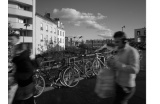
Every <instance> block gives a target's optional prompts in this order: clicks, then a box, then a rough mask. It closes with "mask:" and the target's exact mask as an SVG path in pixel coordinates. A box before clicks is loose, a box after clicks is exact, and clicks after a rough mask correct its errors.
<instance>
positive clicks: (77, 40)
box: [75, 36, 82, 45]
mask: <svg viewBox="0 0 160 104" xmlns="http://www.w3.org/2000/svg"><path fill="white" fill-rule="evenodd" d="M81 38H82V36H80V37H79V38H78V40H77V41H75V43H77V42H78V41H79V39H81ZM76 45H77V44H76Z"/></svg>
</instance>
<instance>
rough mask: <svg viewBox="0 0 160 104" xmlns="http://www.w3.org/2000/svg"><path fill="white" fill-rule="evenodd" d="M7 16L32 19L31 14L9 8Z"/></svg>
mask: <svg viewBox="0 0 160 104" xmlns="http://www.w3.org/2000/svg"><path fill="white" fill-rule="evenodd" d="M8 14H10V15H17V16H23V17H30V18H32V12H30V11H26V10H21V9H16V8H11V7H9V8H8Z"/></svg>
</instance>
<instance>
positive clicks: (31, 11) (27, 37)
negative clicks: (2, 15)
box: [8, 0, 36, 55]
mask: <svg viewBox="0 0 160 104" xmlns="http://www.w3.org/2000/svg"><path fill="white" fill-rule="evenodd" d="M35 11H36V0H8V22H9V23H10V24H11V26H12V28H13V29H14V30H16V31H17V30H18V31H19V32H20V41H21V42H23V43H24V44H26V45H27V47H28V48H29V49H30V50H31V54H32V55H35V50H34V49H35V40H36V39H35Z"/></svg>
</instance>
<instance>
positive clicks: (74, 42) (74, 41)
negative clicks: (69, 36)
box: [73, 37, 76, 46]
mask: <svg viewBox="0 0 160 104" xmlns="http://www.w3.org/2000/svg"><path fill="white" fill-rule="evenodd" d="M73 38H74V41H73V45H74V46H75V42H76V40H75V38H76V37H73Z"/></svg>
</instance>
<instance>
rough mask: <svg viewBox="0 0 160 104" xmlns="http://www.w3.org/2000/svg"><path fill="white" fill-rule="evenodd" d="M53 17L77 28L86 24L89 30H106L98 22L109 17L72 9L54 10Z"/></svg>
mask: <svg viewBox="0 0 160 104" xmlns="http://www.w3.org/2000/svg"><path fill="white" fill-rule="evenodd" d="M53 15H54V16H56V17H58V18H60V19H61V20H64V21H68V22H69V23H71V24H74V25H75V26H80V25H82V24H86V25H87V28H92V29H98V30H106V27H105V26H104V25H102V24H99V23H98V22H97V20H102V19H105V18H107V16H103V15H102V14H101V13H97V16H95V15H94V14H92V13H84V12H79V11H77V10H75V9H72V8H62V9H61V10H58V9H54V10H53Z"/></svg>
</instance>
